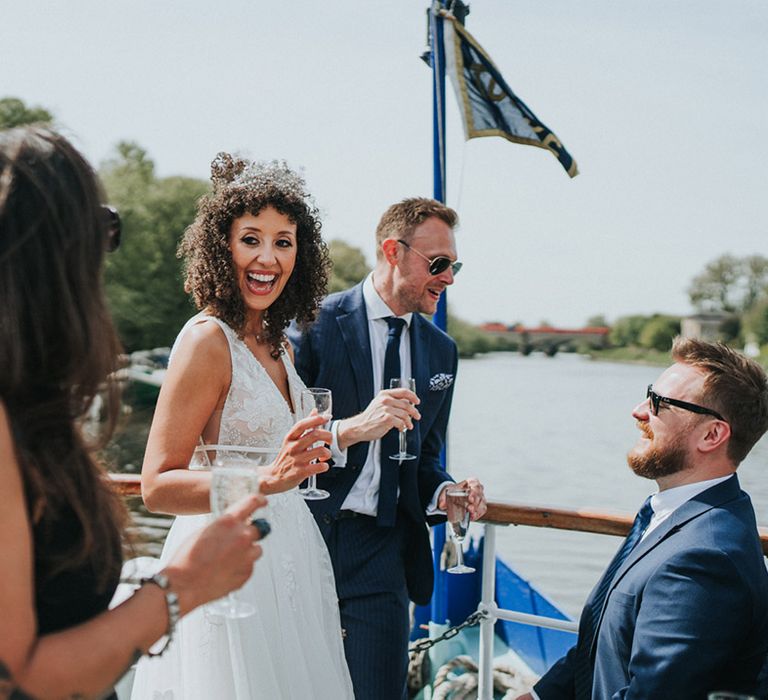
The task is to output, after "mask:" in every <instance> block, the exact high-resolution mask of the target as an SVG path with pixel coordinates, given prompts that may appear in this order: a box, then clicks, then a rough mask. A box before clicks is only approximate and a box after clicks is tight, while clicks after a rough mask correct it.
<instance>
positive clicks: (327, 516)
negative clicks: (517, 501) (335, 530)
mask: <svg viewBox="0 0 768 700" xmlns="http://www.w3.org/2000/svg"><path fill="white" fill-rule="evenodd" d="M332 521H333V518H332V517H331V514H330V513H325V514H324V515H323V522H324V523H325V524H326V525H330V524H331V522H332Z"/></svg>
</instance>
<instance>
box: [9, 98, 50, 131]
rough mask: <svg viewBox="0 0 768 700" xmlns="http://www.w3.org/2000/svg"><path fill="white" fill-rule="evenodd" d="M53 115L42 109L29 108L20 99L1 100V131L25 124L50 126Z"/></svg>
mask: <svg viewBox="0 0 768 700" xmlns="http://www.w3.org/2000/svg"><path fill="white" fill-rule="evenodd" d="M52 121H53V115H52V114H51V113H50V112H49V111H48V110H47V109H43V108H42V107H27V105H25V104H24V103H23V102H22V101H21V100H20V99H19V98H18V97H3V98H2V99H0V129H12V128H13V127H15V126H23V125H24V124H50V123H51V122H52Z"/></svg>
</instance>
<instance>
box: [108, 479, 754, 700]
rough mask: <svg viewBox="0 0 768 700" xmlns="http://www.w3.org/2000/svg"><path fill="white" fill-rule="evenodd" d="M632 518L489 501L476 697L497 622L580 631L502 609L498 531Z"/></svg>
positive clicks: (488, 668) (485, 678)
mask: <svg viewBox="0 0 768 700" xmlns="http://www.w3.org/2000/svg"><path fill="white" fill-rule="evenodd" d="M110 478H111V479H112V481H113V483H114V485H115V487H116V489H117V491H118V493H120V494H122V495H123V496H139V495H141V478H140V477H139V476H138V475H136V474H110ZM632 521H633V517H632V516H629V515H619V514H612V513H605V512H600V511H592V510H585V509H575V510H570V509H565V508H549V507H546V506H532V505H522V504H517V503H508V502H502V501H489V502H488V511H487V513H486V514H485V517H484V518H483V519H482V521H481V522H483V523H484V524H485V540H484V545H483V570H482V588H481V595H480V598H481V599H480V604H479V605H478V611H479V612H481V613H482V614H483V620H482V621H481V623H480V659H479V669H478V681H479V682H478V698H479V700H491V699H492V698H493V681H492V679H493V628H494V624H495V622H496V620H498V619H501V620H509V621H511V622H518V623H521V624H527V625H535V626H537V627H548V628H550V629H557V630H564V631H568V632H576V630H577V624H576V623H575V622H573V621H571V620H561V619H556V618H552V617H545V616H542V615H531V614H528V613H523V612H518V611H515V610H507V609H505V608H499V607H498V606H497V605H496V602H495V601H496V596H495V593H496V591H495V588H496V575H495V573H496V572H495V569H496V528H497V527H499V526H508V525H525V526H528V527H544V528H552V529H555V530H570V531H573V532H587V533H592V534H600V535H615V536H625V535H626V534H627V533H628V532H629V530H630V528H631V527H632ZM758 529H759V532H760V542H761V544H762V548H763V554H765V555H766V556H768V528H764V527H761V528H758Z"/></svg>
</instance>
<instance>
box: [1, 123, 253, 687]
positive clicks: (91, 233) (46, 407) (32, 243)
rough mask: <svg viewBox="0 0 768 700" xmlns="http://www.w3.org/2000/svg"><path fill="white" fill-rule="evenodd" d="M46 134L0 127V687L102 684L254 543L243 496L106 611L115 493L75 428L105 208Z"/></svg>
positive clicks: (93, 371) (82, 407) (113, 222)
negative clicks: (113, 607)
mask: <svg viewBox="0 0 768 700" xmlns="http://www.w3.org/2000/svg"><path fill="white" fill-rule="evenodd" d="M102 201H103V200H102V197H101V192H100V188H99V185H98V181H97V179H96V176H95V174H94V172H93V170H92V169H91V168H90V166H89V165H88V163H87V162H86V161H85V160H84V159H83V157H82V156H81V155H80V154H79V153H78V152H77V151H76V150H75V149H74V148H73V147H72V145H71V144H70V143H69V142H68V141H67V140H66V139H64V138H63V137H62V136H60V135H58V134H56V133H54V132H53V131H50V130H48V129H43V128H31V127H30V128H23V129H14V130H10V131H3V132H0V488H1V489H2V491H1V492H2V499H3V502H2V507H0V560H1V561H2V563H3V571H2V576H0V620H2V630H3V631H2V633H0V698H30V697H36V698H51V697H57V698H58V697H104V696H105V695H106V696H110V697H112V696H113V694H112V692H111V690H110V688H111V687H112V685H113V683H114V682H115V681H116V679H118V678H119V677H120V676H121V675H122V673H124V672H125V671H126V670H127V669H128V667H129V666H130V665H131V663H132V662H133V661H135V659H136V658H137V657H138V656H140V655H141V654H143V653H146V652H147V650H148V649H149V648H150V646H151V645H152V644H154V643H155V642H156V641H157V640H158V639H159V638H160V637H162V636H163V635H164V634H167V635H169V643H170V648H172V647H173V643H172V642H171V641H170V640H171V638H172V637H173V633H174V628H175V625H176V622H177V620H178V618H179V616H180V615H183V614H186V613H188V612H189V611H191V610H192V609H194V608H196V607H197V606H199V605H201V604H202V603H205V602H207V601H209V600H215V599H217V598H219V597H221V596H222V595H224V594H225V593H227V592H228V591H231V590H233V589H235V588H237V587H239V586H240V585H242V583H243V582H244V581H245V580H246V579H247V578H248V576H249V575H250V573H251V570H252V568H253V562H254V561H255V560H256V559H257V558H258V557H259V556H260V554H261V548H260V546H258V545H256V544H255V540H256V539H257V538H258V531H257V529H256V528H255V527H253V526H252V525H250V524H246V523H247V517H248V516H249V515H250V513H251V512H252V511H253V510H254V509H255V508H256V507H257V506H259V505H264V503H265V502H266V500H265V499H264V498H263V497H262V496H252V497H250V498H247V499H245V500H243V501H241V502H240V504H238V505H237V506H236V507H234V508H233V509H232V510H231V511H230V512H229V513H228V514H227V515H225V516H223V517H222V518H220V519H218V520H217V521H215V522H214V523H212V524H211V525H210V526H209V527H208V528H207V529H206V530H205V531H204V532H201V533H199V534H198V535H197V536H196V537H195V538H193V539H191V540H189V541H187V542H186V543H185V544H184V545H183V546H182V547H180V548H179V549H178V551H177V552H176V555H175V556H174V558H173V559H172V560H169V561H168V562H167V565H166V566H165V567H164V568H163V570H162V571H161V572H160V573H159V574H157V575H156V576H154V577H153V578H152V579H150V582H151V583H152V584H153V585H145V586H142V587H141V588H140V589H139V590H138V591H137V592H136V593H135V594H134V595H133V596H132V597H130V598H129V599H128V600H127V601H125V602H124V603H122V604H121V605H119V606H118V607H116V608H115V609H113V610H110V611H107V606H108V604H109V602H110V599H111V598H112V595H113V593H114V591H115V588H116V586H117V583H118V579H119V575H120V568H121V563H122V551H121V549H122V547H121V537H120V535H121V529H122V527H123V524H124V522H125V508H124V505H123V504H122V502H121V501H120V500H119V498H118V497H117V496H116V495H115V493H114V492H113V491H112V489H111V488H110V486H109V483H108V481H107V478H106V475H105V474H104V472H103V470H102V469H101V467H100V466H99V465H98V464H97V462H96V461H95V459H94V456H93V450H94V449H95V448H96V447H97V445H91V444H89V442H88V440H87V439H86V437H85V435H84V434H83V431H82V430H81V428H82V419H83V417H84V416H85V415H86V414H87V413H88V410H89V408H90V407H91V405H92V403H93V400H94V397H95V396H96V395H97V392H100V391H102V389H103V388H104V387H106V396H107V407H108V411H107V412H108V416H109V420H108V421H107V426H106V429H105V431H104V434H103V435H102V441H103V442H105V441H106V440H107V439H108V438H109V436H110V434H111V430H112V428H113V426H114V423H115V419H116V416H117V411H118V395H117V392H116V390H115V388H114V382H113V376H114V370H115V369H116V366H117V355H118V350H119V343H118V340H117V337H116V334H115V330H114V327H113V325H112V321H111V319H110V315H109V312H108V311H107V305H106V301H105V297H104V293H103V287H102V269H101V268H102V263H103V259H104V254H105V252H106V251H107V250H109V249H112V248H114V247H115V244H116V241H117V235H118V233H119V229H118V228H117V227H118V225H119V219H118V218H117V217H116V214H115V212H114V210H109V209H108V208H106V207H104V206H103V205H102V204H101V202H102Z"/></svg>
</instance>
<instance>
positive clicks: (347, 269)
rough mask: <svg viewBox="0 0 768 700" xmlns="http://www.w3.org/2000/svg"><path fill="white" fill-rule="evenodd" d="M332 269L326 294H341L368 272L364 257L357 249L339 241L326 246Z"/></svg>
mask: <svg viewBox="0 0 768 700" xmlns="http://www.w3.org/2000/svg"><path fill="white" fill-rule="evenodd" d="M328 249H329V251H330V254H331V260H332V262H333V267H332V269H331V279H330V280H329V281H328V293H329V294H330V293H332V292H341V291H343V290H345V289H349V288H350V287H353V286H354V285H356V284H357V283H358V282H360V281H361V280H362V279H364V278H365V276H366V275H367V274H368V273H369V272H370V268H369V267H368V263H367V262H366V261H365V255H363V251H362V250H360V249H359V248H355V247H354V246H351V245H349V243H345V242H344V241H341V240H338V239H336V240H333V241H331V242H330V243H329V244H328Z"/></svg>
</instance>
